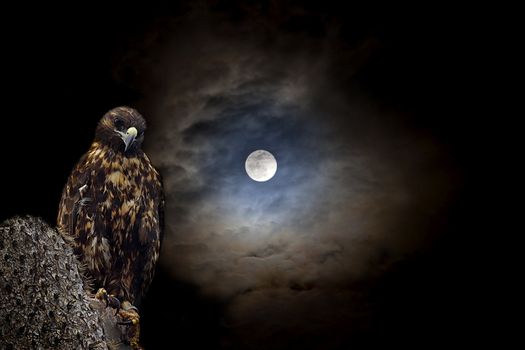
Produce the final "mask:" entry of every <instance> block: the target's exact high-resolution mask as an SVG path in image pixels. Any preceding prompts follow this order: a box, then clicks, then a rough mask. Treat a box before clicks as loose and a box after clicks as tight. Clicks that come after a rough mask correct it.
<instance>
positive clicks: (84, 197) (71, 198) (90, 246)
mask: <svg viewBox="0 0 525 350" xmlns="http://www.w3.org/2000/svg"><path fill="white" fill-rule="evenodd" d="M99 172H100V169H99V170H98V171H97V170H96V169H95V168H94V166H93V165H92V164H89V163H88V162H86V155H84V156H83V157H82V158H81V159H80V160H79V162H78V163H77V165H76V166H75V168H74V169H73V171H72V173H71V175H70V176H69V178H68V181H67V183H66V186H65V187H64V191H63V193H62V199H61V201H60V207H59V211H58V220H57V225H58V228H59V231H60V232H61V233H62V234H63V235H64V237H65V238H66V239H67V240H68V242H69V243H70V244H71V246H72V247H73V250H74V252H75V254H77V255H79V256H80V258H81V261H83V262H84V263H85V264H86V265H87V267H88V270H89V271H90V272H91V274H92V276H91V277H94V278H96V279H101V278H102V279H103V278H104V276H105V275H106V271H107V269H109V266H110V260H111V258H110V250H109V249H110V247H109V244H108V239H107V232H106V227H105V225H104V223H103V220H104V218H103V217H102V215H100V214H101V213H97V204H98V203H99V202H100V200H101V199H102V198H101V196H102V193H101V192H100V191H97V180H98V176H97V175H98V173H99Z"/></svg>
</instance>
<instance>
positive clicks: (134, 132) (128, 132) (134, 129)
mask: <svg viewBox="0 0 525 350" xmlns="http://www.w3.org/2000/svg"><path fill="white" fill-rule="evenodd" d="M126 134H128V135H131V136H133V137H137V134H138V131H137V129H136V128H135V127H133V126H132V127H131V128H129V129H128V131H127V132H126Z"/></svg>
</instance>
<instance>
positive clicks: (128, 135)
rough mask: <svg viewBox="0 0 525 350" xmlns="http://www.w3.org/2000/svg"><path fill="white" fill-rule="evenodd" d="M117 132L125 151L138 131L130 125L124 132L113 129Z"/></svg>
mask: <svg viewBox="0 0 525 350" xmlns="http://www.w3.org/2000/svg"><path fill="white" fill-rule="evenodd" d="M115 132H116V133H117V134H119V136H120V138H121V139H122V141H123V142H124V152H126V151H127V150H128V148H129V146H131V144H132V143H133V142H134V141H135V138H136V137H137V134H138V131H137V128H135V127H133V126H132V127H131V128H129V129H128V130H126V132H125V133H124V132H122V131H118V130H115Z"/></svg>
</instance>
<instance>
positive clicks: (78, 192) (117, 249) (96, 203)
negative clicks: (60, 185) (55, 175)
mask: <svg viewBox="0 0 525 350" xmlns="http://www.w3.org/2000/svg"><path fill="white" fill-rule="evenodd" d="M163 210H164V197H163V192H162V184H161V178H160V175H159V173H158V172H157V171H156V170H155V168H153V166H152V165H151V162H150V160H149V159H148V157H147V156H146V154H145V153H144V152H142V151H141V150H139V151H137V152H135V153H133V154H132V155H128V156H126V155H125V154H123V153H122V152H115V151H114V150H113V149H112V148H110V147H107V146H105V145H103V144H100V143H98V142H94V143H93V144H92V146H91V148H90V149H89V151H88V152H87V153H86V154H85V155H84V156H82V158H81V159H80V161H79V162H78V164H77V165H76V166H75V168H74V169H73V171H72V173H71V175H70V176H69V178H68V181H67V183H66V186H65V187H64V190H63V193H62V199H61V201H60V207H59V213H58V227H59V229H60V231H61V232H62V234H63V235H64V236H66V238H68V240H69V241H70V242H71V244H72V245H73V249H74V251H75V253H76V254H77V255H78V256H79V258H80V260H81V261H82V262H83V263H84V265H85V267H86V271H87V273H88V275H89V277H91V278H92V279H93V287H94V288H101V287H104V288H105V289H106V290H107V291H108V292H109V293H110V294H114V295H115V296H118V297H119V298H120V299H122V300H128V301H130V302H131V303H132V304H134V305H138V304H139V303H140V300H141V298H142V297H143V296H144V294H145V292H146V291H147V289H148V287H149V285H150V283H151V280H152V278H153V273H154V270H155V265H156V263H157V261H158V258H159V252H160V244H161V240H162V229H163V222H162V221H163Z"/></svg>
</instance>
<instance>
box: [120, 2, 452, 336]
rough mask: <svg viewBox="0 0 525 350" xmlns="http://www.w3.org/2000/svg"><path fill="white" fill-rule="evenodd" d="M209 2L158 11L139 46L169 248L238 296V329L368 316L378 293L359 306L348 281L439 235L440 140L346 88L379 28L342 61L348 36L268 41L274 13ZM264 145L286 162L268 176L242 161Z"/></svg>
mask: <svg viewBox="0 0 525 350" xmlns="http://www.w3.org/2000/svg"><path fill="white" fill-rule="evenodd" d="M201 11H204V10H202V9H200V8H198V9H196V10H193V12H190V13H189V14H188V15H187V16H186V17H184V18H180V19H177V21H175V22H173V23H172V22H168V23H166V24H165V25H164V26H160V28H161V29H158V32H157V33H156V37H157V40H159V41H162V42H163V44H162V45H158V44H155V45H153V44H151V45H153V46H154V47H153V48H150V47H149V46H148V45H149V44H148V42H147V41H146V43H145V44H144V45H145V47H144V49H143V50H142V51H139V52H138V53H137V56H136V57H131V58H130V60H131V61H132V62H137V63H136V64H137V65H138V66H139V67H141V68H140V69H142V70H145V71H146V72H147V74H145V76H148V77H149V78H147V79H146V78H144V79H145V81H146V84H145V85H146V86H150V87H151V91H146V92H145V93H146V94H149V95H148V100H149V101H153V102H150V103H149V104H148V105H147V106H145V110H146V111H147V112H148V117H149V119H150V125H152V127H151V129H150V131H149V134H148V142H149V143H147V145H146V146H147V148H148V149H147V151H148V154H150V155H151V158H152V159H153V161H154V163H155V164H156V165H157V166H158V167H159V169H160V170H161V172H162V175H163V177H164V183H165V189H166V195H167V211H166V225H167V232H166V239H165V243H164V247H163V252H162V258H161V259H162V264H163V265H164V266H166V267H167V268H168V269H169V270H170V271H171V272H172V275H173V276H174V277H176V278H178V279H181V280H184V281H186V282H188V283H192V284H194V285H196V286H198V287H199V289H200V290H201V291H202V292H203V294H204V295H207V296H210V297H213V298H219V299H222V300H230V301H231V303H230V305H229V318H228V322H230V323H231V326H232V327H233V328H235V329H237V328H239V329H241V330H245V331H246V330H249V329H250V327H252V325H255V324H257V325H258V326H257V327H260V328H261V330H260V331H261V332H262V333H261V334H266V333H267V332H268V333H272V332H276V331H277V330H279V329H287V331H290V332H292V333H293V332H296V331H297V330H298V329H302V330H304V332H308V330H309V327H308V326H307V325H308V324H309V323H311V322H319V320H324V321H323V322H327V323H326V324H325V325H324V327H326V328H329V327H333V324H330V321H327V320H329V319H334V320H338V319H347V320H353V321H352V322H355V324H359V322H365V321H366V317H365V316H363V315H364V314H363V310H362V308H366V307H367V306H366V303H361V304H359V307H356V306H355V305H357V303H356V302H355V301H356V300H359V299H360V298H362V296H360V294H359V291H358V290H356V289H355V288H353V287H352V288H351V287H349V286H351V285H352V284H353V283H355V282H356V281H360V280H362V279H366V278H372V277H373V276H374V275H375V274H377V273H379V271H380V270H381V269H384V268H387V266H388V264H389V263H391V262H394V261H397V260H399V259H402V258H403V256H404V255H405V254H409V253H410V252H411V251H412V250H414V249H416V247H417V246H418V244H419V243H420V242H421V241H424V240H425V239H428V238H429V237H428V235H429V233H425V232H426V228H427V227H428V225H429V223H428V221H429V218H430V217H431V216H432V215H434V214H435V213H436V211H439V208H440V205H442V204H443V203H444V202H445V201H446V200H447V193H448V191H449V188H448V187H447V185H446V183H447V180H448V179H447V178H445V177H443V176H442V174H439V173H438V172H435V169H438V168H439V166H440V164H441V163H442V162H444V160H443V159H442V157H441V155H440V152H439V149H438V148H437V147H436V146H435V145H434V143H433V141H432V139H431V138H429V137H421V136H417V137H416V134H415V133H413V132H412V131H411V130H409V129H407V128H404V127H403V125H401V124H398V123H396V122H393V120H394V119H393V118H390V116H389V115H388V114H389V113H391V112H388V111H384V110H381V109H380V108H377V107H376V106H374V104H373V101H372V100H369V99H368V98H367V97H366V96H363V95H361V94H360V93H358V92H357V91H356V93H355V94H354V96H353V97H352V98H349V97H348V96H346V95H344V94H342V93H341V91H340V87H339V86H340V84H342V81H343V80H345V79H349V78H350V77H351V76H352V74H354V73H355V72H358V71H359V69H360V67H361V65H362V62H363V60H365V59H366V57H367V56H368V55H371V54H372V53H373V51H374V49H375V47H376V46H377V45H378V43H377V42H376V41H375V39H374V38H370V39H366V40H364V41H363V43H361V44H356V46H355V47H349V48H346V50H347V51H348V55H349V56H351V57H354V59H350V60H347V61H346V62H347V63H348V62H351V63H352V62H353V65H351V66H345V67H339V66H338V63H337V61H335V60H334V59H333V51H334V46H335V47H337V37H335V38H334V37H330V38H329V39H324V41H323V40H321V39H319V38H317V37H313V36H309V35H307V34H301V35H299V36H295V37H286V36H283V37H280V38H278V39H276V40H274V41H270V42H271V43H269V39H270V38H272V29H271V28H264V27H263V28H259V27H255V26H253V27H252V26H251V25H250V24H249V23H242V24H240V25H239V27H233V26H230V25H225V24H223V23H222V22H220V18H214V17H210V18H209V20H208V21H207V22H206V23H208V24H207V25H202V24H196V25H193V23H194V22H192V20H191V19H192V16H195V15H196V13H199V15H201V16H211V15H209V14H207V13H206V12H205V11H204V13H203V12H201ZM199 23H203V22H199ZM219 23H221V24H220V25H219ZM214 24H216V26H214ZM239 28H240V29H239ZM196 42H198V43H199V44H198V45H195V44H194V43H196ZM134 60H135V61H134ZM152 62H155V63H152ZM337 72H341V74H340V80H338V78H337V77H336V78H334V73H337ZM152 140H153V141H152ZM256 149H266V150H268V151H270V152H271V153H272V154H274V155H275V157H276V158H277V159H278V162H279V170H278V172H277V174H276V175H275V177H274V178H273V179H272V180H271V181H269V182H267V183H257V182H254V181H252V180H250V179H249V178H248V176H247V175H246V173H245V171H244V161H245V159H246V157H247V155H248V154H250V153H251V152H252V151H254V150H256ZM285 306H286V307H287V308H292V309H294V310H296V312H295V313H293V314H294V316H293V320H291V319H289V317H292V316H286V315H283V312H282V309H283V308H284V307H285ZM326 313H329V315H327V314H326ZM287 315H291V314H287ZM298 315H299V316H298ZM301 315H302V316H301ZM303 316H304V317H303ZM287 317H288V318H287ZM265 320H267V321H265ZM269 320H271V322H270V321H269ZM259 321H260V322H259ZM334 322H335V323H337V321H334ZM299 326H300V327H299ZM322 328H323V327H321V329H322ZM317 330H319V328H317ZM296 336H300V334H296ZM334 341H337V340H334Z"/></svg>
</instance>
